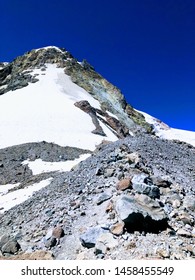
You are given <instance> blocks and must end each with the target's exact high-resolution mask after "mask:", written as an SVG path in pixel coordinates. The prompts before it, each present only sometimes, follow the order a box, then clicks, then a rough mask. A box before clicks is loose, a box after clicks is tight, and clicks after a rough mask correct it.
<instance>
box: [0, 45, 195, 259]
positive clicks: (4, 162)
mask: <svg viewBox="0 0 195 280" xmlns="http://www.w3.org/2000/svg"><path fill="white" fill-rule="evenodd" d="M56 67H57V68H56ZM57 69H58V70H57ZM54 74H55V75H54ZM67 75H68V76H67ZM44 77H45V79H44ZM51 79H53V80H52V83H49V82H51ZM47 83H49V87H48V85H47ZM32 85H36V87H34V86H32ZM43 85H44V86H43ZM29 88H30V89H31V90H30V91H29ZM50 88H51V89H50ZM40 89H41V90H40ZM37 91H38V92H37ZM41 91H46V92H44V94H43V96H42V99H39V97H40V96H41V94H42V92H41ZM75 91H76V94H75ZM49 94H50V95H49ZM27 95H28V98H27V102H26V103H24V105H25V106H29V100H31V106H29V107H28V112H27V111H25V112H26V114H27V113H29V114H30V113H31V115H30V117H29V118H28V121H27V122H24V123H25V125H26V126H27V134H29V135H31V132H32V130H33V125H34V122H35V119H36V117H37V115H38V117H37V126H38V125H39V123H41V122H43V120H42V119H41V117H44V118H45V120H46V122H45V127H44V126H43V127H40V128H41V129H40V130H37V129H36V128H37V127H36V125H35V132H37V131H39V133H40V134H42V130H43V134H42V135H43V139H42V140H40V141H37V140H36V141H32V140H31V141H27V142H22V144H21V143H20V142H19V144H18V145H13V146H12V145H11V146H9V145H5V144H4V145H3V144H2V142H3V140H2V139H3V136H4V135H3V134H2V131H3V129H4V128H6V127H7V126H8V121H9V120H8V119H6V118H4V119H3V117H4V115H3V113H2V119H1V121H2V123H5V124H6V126H3V124H2V123H1V124H0V125H2V127H1V128H2V130H1V131H0V146H1V147H3V148H2V149H0V195H1V198H2V199H5V200H6V197H7V194H10V195H12V194H14V193H16V192H17V191H22V190H27V189H28V187H29V186H30V187H32V188H33V186H34V185H38V184H39V183H41V182H46V186H45V187H44V188H41V189H40V190H39V191H36V192H34V194H33V195H32V196H29V198H28V196H27V197H26V200H25V199H24V200H25V201H24V202H22V203H20V204H18V205H15V206H14V207H12V208H11V209H9V208H8V210H6V209H4V208H3V207H2V208H0V258H1V259H7V258H8V259H9V258H11V259H78V260H79V259H100V258H101V259H153V258H155V259H192V258H194V257H195V246H194V238H195V215H194V214H195V190H194V182H195V169H194V166H195V148H194V147H193V146H192V145H190V144H187V143H184V142H181V141H176V140H174V141H172V140H166V139H161V138H159V137H158V136H156V135H155V129H154V128H155V127H154V125H153V122H154V119H152V122H151V124H150V120H151V119H150V118H149V121H148V122H147V119H148V116H146V117H144V115H143V114H141V113H140V112H138V111H136V110H134V109H133V108H132V107H131V106H130V105H129V104H127V102H126V100H125V98H124V96H123V95H122V93H121V91H120V90H119V89H118V88H116V87H115V86H113V85H112V84H110V83H109V82H108V81H107V80H105V79H104V78H103V77H102V76H101V75H100V74H98V73H96V72H95V70H94V68H93V67H92V66H91V65H90V64H89V63H88V62H87V61H85V60H84V61H83V62H82V63H80V62H78V61H77V60H76V59H75V58H74V57H73V56H72V55H71V54H70V53H69V52H67V51H66V50H65V49H59V48H56V47H48V48H43V49H39V50H33V51H30V52H28V53H26V54H25V55H24V56H21V57H18V58H16V59H15V60H14V61H13V62H11V63H1V64H0V98H1V100H0V101H1V104H4V103H3V102H5V101H6V100H8V101H10V102H13V101H12V100H15V101H17V102H18V103H14V104H10V103H9V102H7V103H6V102H5V104H6V105H7V104H8V105H9V106H8V107H6V108H5V113H6V112H7V110H9V113H10V114H11V113H13V112H15V111H14V109H15V107H16V105H17V106H18V107H19V106H20V104H19V103H20V102H23V99H24V97H26V96H27ZM14 96H15V97H17V98H15V99H12V97H14ZM21 96H22V97H23V99H22V98H21ZM36 96H37V99H35V101H34V103H32V101H33V100H34V99H33V98H35V97H36ZM81 96H85V97H86V98H85V99H83V98H81ZM62 97H63V98H64V99H63V98H62ZM65 97H66V98H65ZM2 98H3V99H2ZM6 98H7V99H6ZM8 98H10V99H8ZM19 98H20V99H19ZM30 98H31V99H30ZM58 98H60V99H59V101H58V102H57V99H58ZM61 98H62V99H61ZM47 99H49V100H50V99H51V101H52V102H51V104H49V103H48V102H47V101H48V100H47ZM18 100H19V101H18ZM94 100H95V101H94ZM15 101H14V102H15ZM70 101H71V102H70ZM37 102H42V103H41V104H42V105H40V104H39V105H37ZM61 102H64V103H63V104H62V107H61ZM69 102H70V103H69ZM66 103H67V104H68V107H71V110H68V113H67V115H63V111H64V110H65V109H64V108H65V107H64V106H65V105H66ZM54 104H57V105H56V107H57V109H56V111H54V109H55V108H54V107H55V106H53V105H54ZM11 105H13V106H11ZM24 105H23V107H21V108H22V109H23V110H24ZM50 105H51V106H50ZM39 106H40V108H39ZM47 106H48V110H47V111H45V113H44V114H42V115H41V114H40V115H39V111H44V109H43V107H47ZM36 107H38V110H36V109H37V108H36ZM19 108H20V107H19ZM1 109H2V111H3V110H4V108H1ZM22 109H19V110H18V111H17V112H18V113H19V114H20V110H22ZM66 109H67V108H66ZM51 110H53V111H54V114H53V115H51V113H52V112H51ZM60 110H61V111H60ZM71 114H72V115H71ZM56 115H57V116H58V117H57V118H56V122H54V123H52V121H53V119H54V117H56ZM6 116H7V118H9V117H10V116H9V114H7V115H6ZM75 116H76V117H75ZM25 117H26V118H27V116H24V115H22V114H21V119H18V121H17V123H16V125H18V123H20V121H21V123H22V121H23V119H24V118H25ZM73 118H75V121H74V122H73V124H74V126H75V127H76V130H75V131H76V132H77V134H74V135H73V136H74V137H73V136H71V133H73V130H74V128H75V127H73V126H71V125H70V124H69V123H70V120H71V119H73ZM15 119H16V120H17V116H14V118H13V120H12V121H13V122H14V121H15ZM61 119H62V120H63V121H62V126H60V127H59V129H58V130H57V138H54V131H56V130H55V129H56V127H57V126H58V125H59V123H60V122H61ZM67 119H68V120H69V121H67ZM12 121H11V122H12ZM31 121H32V122H31ZM83 122H84V125H83ZM85 122H86V124H85ZM51 123H52V125H53V126H52V125H51ZM29 124H30V125H29ZM48 124H49V125H48ZM65 125H66V126H67V127H68V129H67V130H65V129H64V126H65ZM161 126H162V125H161ZM17 128H18V131H19V132H18V131H17V134H15V130H13V133H11V134H8V135H11V136H10V138H11V137H12V138H13V139H12V138H11V139H7V143H8V142H9V141H10V140H14V137H15V138H17V137H16V136H20V135H21V131H22V130H20V129H21V126H20V125H19V126H17ZM81 128H82V129H84V132H83V131H82V129H81ZM165 128H166V127H165ZM9 129H10V130H11V129H13V126H11V125H10V127H9ZM160 129H161V127H160ZM162 129H164V128H162ZM166 129H169V128H166ZM48 131H49V132H50V131H51V134H50V135H49V136H52V137H53V138H49V139H52V140H51V141H52V142H50V143H49V142H48V140H47V139H46V135H47V132H48ZM4 132H6V131H4ZM157 132H158V131H157ZM25 133H26V132H25ZM25 133H24V135H25ZM39 133H38V134H39ZM79 133H80V134H79ZM109 135H111V136H109ZM25 136H26V135H25ZM27 136H28V135H27ZM36 136H37V135H36ZM38 136H39V135H38ZM91 137H92V138H91ZM61 138H63V141H66V140H67V139H68V138H70V139H69V142H68V143H70V145H60V144H59V143H58V141H59V142H60V140H61ZM77 138H78V139H77ZM24 139H26V138H24ZM29 139H30V138H29ZM34 139H38V138H34ZM75 139H76V140H78V142H74V141H73V140H75ZM91 139H93V141H94V144H96V143H97V144H96V149H95V150H93V149H89V147H94V144H93V145H89V144H90V143H89V142H90V141H91ZM111 139H112V141H113V139H114V140H117V139H119V140H117V141H113V142H112V141H110V140H111ZM15 140H17V139H15ZM12 142H14V141H11V142H9V143H12ZM60 143H61V142H60ZM63 143H64V142H63ZM73 143H76V144H78V143H79V145H78V146H77V145H76V144H75V145H74V144H73ZM81 143H82V145H81ZM71 144H72V147H71ZM81 146H82V147H81ZM83 155H87V156H88V158H87V159H86V160H83V161H81V162H80V163H79V164H78V165H75V164H74V160H78V159H79V158H80V156H83ZM69 161H73V165H71V166H73V167H72V169H71V170H70V171H66V172H65V171H64V169H61V170H59V169H58V168H57V169H51V168H49V169H48V170H47V169H46V170H44V171H39V172H34V170H33V169H32V168H31V164H35V163H36V165H39V164H40V163H41V164H44V165H45V166H52V165H55V164H58V163H60V164H66V163H68V162H69ZM77 162H78V161H77ZM51 170H52V171H51ZM9 184H11V186H12V187H11V188H9ZM4 187H6V191H4V189H3V188H4ZM12 200H13V198H12ZM0 205H1V200H0ZM5 210H6V211H5Z"/></svg>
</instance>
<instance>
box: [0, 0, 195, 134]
mask: <svg viewBox="0 0 195 280" xmlns="http://www.w3.org/2000/svg"><path fill="white" fill-rule="evenodd" d="M0 11H1V16H0V23H1V29H0V39H1V44H0V61H11V60H12V59H14V58H15V57H17V56H18V55H22V54H23V53H24V52H26V51H29V50H31V49H34V48H40V47H44V46H49V45H55V46H59V47H64V48H66V49H67V50H68V51H70V52H71V53H72V54H73V55H74V56H75V57H76V58H77V59H78V60H82V59H83V58H85V59H87V60H88V62H89V63H91V64H92V65H93V66H94V67H95V69H96V71H98V72H99V73H101V74H102V76H104V77H105V78H107V79H108V80H109V81H110V82H112V83H113V84H114V85H116V86H118V87H119V88H120V89H121V90H122V92H123V94H124V95H125V97H126V100H127V101H128V103H130V104H131V105H132V106H133V107H135V108H137V109H139V110H142V111H145V112H147V113H149V114H151V115H153V116H155V117H157V118H159V119H161V120H162V121H164V122H166V123H167V124H169V125H170V126H172V127H175V128H182V129H186V130H193V131H195V1H194V0H112V1H108V0H104V1H102V0H97V1H96V0H94V1H91V0H71V1H70V0H58V1H51V0H39V1H37V0H6V1H1V2H0Z"/></svg>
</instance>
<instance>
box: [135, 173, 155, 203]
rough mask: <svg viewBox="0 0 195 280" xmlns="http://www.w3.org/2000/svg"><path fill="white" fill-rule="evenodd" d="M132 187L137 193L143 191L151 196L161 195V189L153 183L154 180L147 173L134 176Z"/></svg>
mask: <svg viewBox="0 0 195 280" xmlns="http://www.w3.org/2000/svg"><path fill="white" fill-rule="evenodd" d="M132 187H133V189H134V190H135V191H136V192H137V193H143V194H146V195H148V196H149V197H151V198H159V197H160V189H159V188H158V187H157V186H154V185H153V184H152V180H151V179H150V178H149V177H148V176H147V175H145V174H137V175H134V176H133V178H132Z"/></svg>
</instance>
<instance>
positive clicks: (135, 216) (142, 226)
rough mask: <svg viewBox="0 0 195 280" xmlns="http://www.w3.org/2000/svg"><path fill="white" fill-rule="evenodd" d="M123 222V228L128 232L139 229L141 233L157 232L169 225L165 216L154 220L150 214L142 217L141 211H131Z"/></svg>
mask: <svg viewBox="0 0 195 280" xmlns="http://www.w3.org/2000/svg"><path fill="white" fill-rule="evenodd" d="M124 223H125V228H126V230H127V232H129V233H133V232H135V231H139V232H141V233H142V232H145V233H159V232H161V231H163V230H166V229H167V228H168V227H169V225H168V220H167V219H166V218H165V219H162V220H159V221H156V220H154V219H152V218H151V217H150V216H146V217H144V216H143V215H142V214H141V213H132V214H131V215H129V217H128V218H127V219H126V220H124Z"/></svg>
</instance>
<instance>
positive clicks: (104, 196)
mask: <svg viewBox="0 0 195 280" xmlns="http://www.w3.org/2000/svg"><path fill="white" fill-rule="evenodd" d="M111 197H112V195H111V194H109V193H106V192H104V193H101V194H100V195H99V196H98V198H97V200H96V204H97V205H100V204H101V203H103V202H104V201H106V200H108V199H110V198H111Z"/></svg>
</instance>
